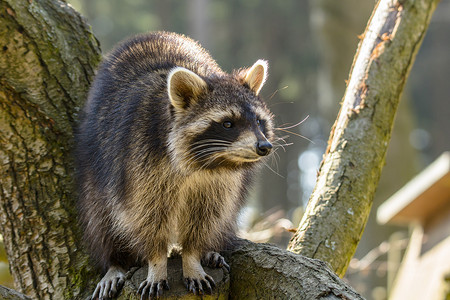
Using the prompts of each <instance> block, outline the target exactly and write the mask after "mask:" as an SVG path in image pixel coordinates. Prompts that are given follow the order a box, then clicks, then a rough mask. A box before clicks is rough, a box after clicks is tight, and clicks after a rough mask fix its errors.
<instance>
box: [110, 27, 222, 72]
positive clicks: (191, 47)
mask: <svg viewBox="0 0 450 300" xmlns="http://www.w3.org/2000/svg"><path fill="white" fill-rule="evenodd" d="M175 66H178V67H184V68H186V69H189V70H191V71H193V72H195V73H197V74H198V75H201V76H205V77H207V76H210V75H212V74H222V73H223V72H222V70H221V69H220V67H219V66H218V65H217V63H216V62H215V61H214V59H212V57H211V56H210V55H209V53H208V52H207V51H206V50H205V49H203V48H202V47H201V46H200V45H199V44H198V43H197V42H195V41H194V40H192V39H190V38H188V37H186V36H183V35H179V34H175V33H168V32H154V33H150V34H144V35H138V36H135V37H133V38H131V39H129V40H127V41H125V42H124V43H122V44H121V45H119V46H118V47H117V48H116V49H115V50H113V52H112V53H111V54H110V55H109V56H108V57H107V58H106V60H105V62H104V65H103V67H107V68H108V69H109V71H110V72H112V73H113V75H114V76H115V78H116V80H122V79H124V78H125V79H126V80H132V79H135V78H137V77H140V76H142V75H146V74H148V73H151V72H157V71H164V70H170V69H172V68H173V67H175Z"/></svg>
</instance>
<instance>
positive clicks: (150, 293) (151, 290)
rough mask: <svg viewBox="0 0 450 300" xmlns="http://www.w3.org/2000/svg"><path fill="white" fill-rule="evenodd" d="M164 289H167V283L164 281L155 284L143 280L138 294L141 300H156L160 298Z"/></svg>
mask: <svg viewBox="0 0 450 300" xmlns="http://www.w3.org/2000/svg"><path fill="white" fill-rule="evenodd" d="M164 289H166V290H168V289H169V283H168V282H167V280H166V279H162V280H160V281H156V282H149V281H147V280H144V281H143V282H142V283H141V284H140V285H139V289H138V293H139V294H140V295H141V300H145V299H157V298H160V297H161V296H162V294H163V291H164Z"/></svg>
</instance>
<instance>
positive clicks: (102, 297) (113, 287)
mask: <svg viewBox="0 0 450 300" xmlns="http://www.w3.org/2000/svg"><path fill="white" fill-rule="evenodd" d="M124 283H125V280H124V279H123V278H122V277H115V278H114V279H112V280H105V281H100V282H99V283H98V284H97V287H96V288H95V291H94V293H93V294H92V296H91V299H92V300H95V299H99V300H106V299H112V298H114V297H116V296H117V295H118V294H119V293H120V291H121V290H122V287H123V285H124Z"/></svg>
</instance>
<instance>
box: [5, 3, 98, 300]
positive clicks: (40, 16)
mask: <svg viewBox="0 0 450 300" xmlns="http://www.w3.org/2000/svg"><path fill="white" fill-rule="evenodd" d="M0 52H1V54H0V129H1V132H0V141H1V147H0V173H1V181H0V187H1V188H0V197H1V198H0V227H1V234H2V235H3V237H4V241H5V247H6V251H7V254H8V259H9V263H10V270H11V273H12V274H13V277H14V282H15V286H16V288H17V289H18V290H19V291H21V292H23V293H25V294H27V295H29V296H31V297H32V298H33V299H63V298H73V297H75V296H77V295H79V294H80V293H82V292H84V289H85V286H86V284H88V285H89V284H91V282H90V278H89V277H90V276H92V274H93V273H92V271H91V267H90V264H89V263H88V260H87V256H86V254H85V253H83V252H82V251H80V250H81V249H82V247H81V244H80V239H79V234H78V231H77V226H76V211H75V193H74V189H73V162H72V157H71V151H70V149H71V147H72V137H73V130H74V126H75V118H76V115H77V111H78V109H79V107H80V105H81V103H82V102H83V100H84V98H85V96H86V93H87V90H88V86H89V83H90V82H91V79H92V77H93V74H94V69H95V67H96V65H97V63H98V62H99V60H100V50H99V45H98V42H97V41H96V39H95V37H94V36H93V34H92V33H91V31H90V28H89V27H88V26H87V25H86V23H85V21H84V20H83V19H82V18H81V17H80V15H79V14H78V13H76V12H75V11H74V10H73V9H72V8H71V7H69V6H68V5H67V4H66V3H64V2H61V1H46V0H34V1H31V0H30V1H18V0H1V1H0Z"/></svg>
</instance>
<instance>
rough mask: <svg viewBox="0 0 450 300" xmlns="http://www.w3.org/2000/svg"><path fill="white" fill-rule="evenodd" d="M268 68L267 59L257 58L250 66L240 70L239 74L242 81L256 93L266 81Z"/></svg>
mask: <svg viewBox="0 0 450 300" xmlns="http://www.w3.org/2000/svg"><path fill="white" fill-rule="evenodd" d="M268 68H269V65H268V63H267V61H265V60H262V59H259V60H258V61H256V62H255V63H254V64H253V66H252V67H251V68H249V69H245V70H242V71H240V72H239V76H240V77H241V80H243V83H244V84H246V85H248V87H249V88H250V89H251V90H252V91H253V92H254V93H255V94H256V95H258V94H259V92H260V91H261V88H262V87H263V85H264V82H265V81H266V78H267V69H268Z"/></svg>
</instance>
